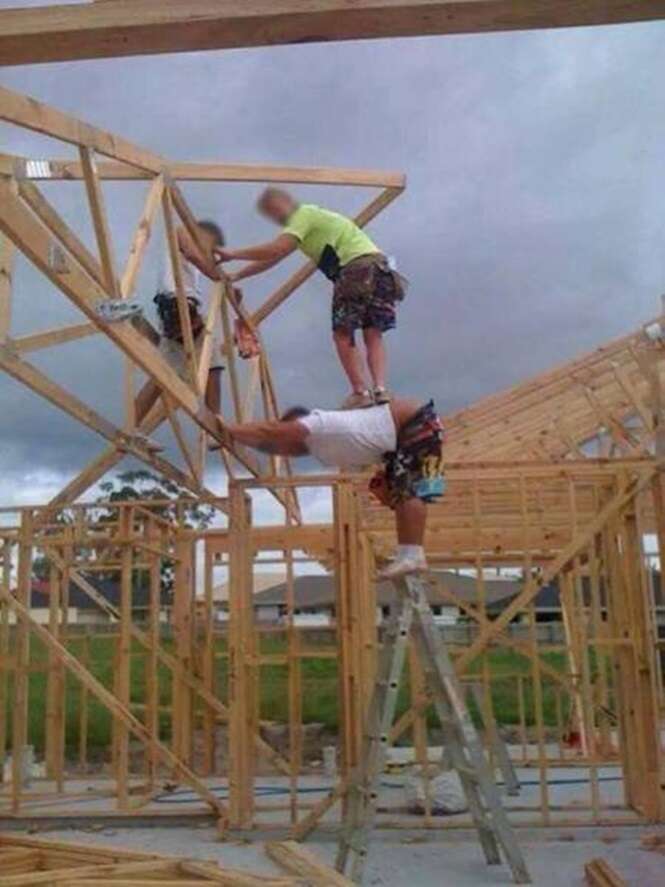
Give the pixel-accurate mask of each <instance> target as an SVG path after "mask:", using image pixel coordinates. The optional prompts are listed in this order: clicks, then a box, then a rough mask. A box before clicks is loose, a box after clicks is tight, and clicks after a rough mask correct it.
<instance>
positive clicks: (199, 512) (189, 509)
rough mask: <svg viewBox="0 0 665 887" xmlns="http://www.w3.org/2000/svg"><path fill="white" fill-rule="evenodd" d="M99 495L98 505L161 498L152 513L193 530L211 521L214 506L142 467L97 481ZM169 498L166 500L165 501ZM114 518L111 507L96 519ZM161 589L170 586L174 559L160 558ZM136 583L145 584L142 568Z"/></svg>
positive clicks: (199, 528) (167, 591)
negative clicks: (184, 502)
mask: <svg viewBox="0 0 665 887" xmlns="http://www.w3.org/2000/svg"><path fill="white" fill-rule="evenodd" d="M100 490H101V491H102V495H101V496H100V497H99V498H98V499H97V502H98V503H99V505H100V506H103V505H105V504H110V503H114V502H116V503H119V502H131V501H132V500H136V501H138V500H142V501H148V500H153V501H160V502H164V504H162V505H159V506H158V507H155V508H154V511H155V514H158V515H159V516H160V517H163V518H164V519H166V520H169V521H172V522H173V523H176V522H177V521H179V522H180V524H181V525H184V526H186V527H191V528H192V529H194V530H205V529H206V528H207V527H209V526H210V524H211V523H212V521H213V518H214V516H215V509H214V508H213V507H212V506H210V505H203V504H201V503H200V502H198V501H197V500H196V499H192V498H191V494H189V493H188V491H187V490H185V489H183V488H182V487H179V486H178V484H175V483H173V481H171V480H168V478H164V477H160V476H159V475H157V474H153V473H152V472H151V471H147V470H145V469H138V470H136V471H125V472H123V473H121V474H117V475H115V477H113V478H112V479H111V480H108V481H105V482H104V483H103V484H100ZM182 497H186V498H188V502H187V504H186V505H184V506H183V505H182V504H181V505H180V506H178V505H177V500H178V499H180V498H182ZM166 500H168V502H167V501H166ZM114 517H115V514H114V510H113V509H112V508H111V509H104V508H103V507H102V509H101V512H100V514H99V516H98V518H97V520H98V522H99V523H104V522H105V521H109V520H113V519H114ZM161 574H162V589H163V591H164V592H166V593H167V594H170V592H171V591H172V589H173V581H174V566H173V561H170V560H167V559H163V560H162V562H161ZM136 582H137V585H138V586H139V587H140V586H142V585H143V584H145V586H147V583H148V574H147V572H144V571H141V572H140V573H138V574H137V575H136Z"/></svg>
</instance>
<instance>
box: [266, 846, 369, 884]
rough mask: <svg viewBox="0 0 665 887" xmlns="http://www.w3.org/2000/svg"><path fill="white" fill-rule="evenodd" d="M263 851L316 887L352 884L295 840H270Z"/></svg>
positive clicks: (286, 869) (285, 868)
mask: <svg viewBox="0 0 665 887" xmlns="http://www.w3.org/2000/svg"><path fill="white" fill-rule="evenodd" d="M265 851H266V853H267V855H268V856H269V857H270V859H272V860H273V862H276V863H277V864H278V865H280V866H281V867H282V868H283V869H284V870H285V871H287V872H290V873H291V874H293V875H299V876H300V877H303V878H307V880H308V881H310V883H311V884H313V885H316V887H350V885H351V884H352V881H350V880H349V879H348V878H345V877H344V875H341V874H340V873H339V872H336V871H335V869H333V868H331V867H330V866H329V865H326V863H324V862H321V860H320V859H318V858H317V857H316V856H315V855H314V854H313V853H312V851H311V850H309V849H307V848H306V847H303V846H302V844H297V843H296V842H295V841H281V842H280V841H275V842H271V843H268V844H266V845H265Z"/></svg>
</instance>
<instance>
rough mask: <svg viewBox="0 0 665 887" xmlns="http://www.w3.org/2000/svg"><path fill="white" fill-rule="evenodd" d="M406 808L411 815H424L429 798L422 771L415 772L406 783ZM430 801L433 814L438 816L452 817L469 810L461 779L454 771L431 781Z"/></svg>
mask: <svg viewBox="0 0 665 887" xmlns="http://www.w3.org/2000/svg"><path fill="white" fill-rule="evenodd" d="M404 794H405V797H406V806H407V808H408V810H409V813H420V814H422V813H424V812H425V807H426V798H427V794H428V792H427V784H426V782H425V779H424V777H423V774H422V772H421V771H420V770H414V771H413V772H412V773H411V774H410V775H409V777H408V778H407V780H406V782H405V783H404ZM429 799H430V803H431V810H432V813H433V814H435V815H437V816H446V815H448V816H450V815H451V814H452V813H466V811H467V810H468V809H469V807H468V804H467V802H466V797H465V795H464V790H463V788H462V783H461V782H460V778H459V776H458V775H457V773H456V772H455V771H454V770H448V771H446V772H445V773H439V774H438V776H433V777H432V778H430V781H429Z"/></svg>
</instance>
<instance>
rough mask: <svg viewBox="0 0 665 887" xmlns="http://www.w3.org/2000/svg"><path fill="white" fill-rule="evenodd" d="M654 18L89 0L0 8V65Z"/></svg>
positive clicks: (628, 12) (491, 3) (565, 10)
mask: <svg viewBox="0 0 665 887" xmlns="http://www.w3.org/2000/svg"><path fill="white" fill-rule="evenodd" d="M659 18H665V2H663V0H353V2H352V3H350V2H348V0H309V2H307V3H303V2H302V0H188V2H187V6H186V8H183V4H182V3H181V2H180V0H96V2H90V3H87V4H81V5H75V6H74V5H66V4H48V5H47V4H45V5H44V6H42V7H39V8H38V9H21V8H18V9H3V10H0V64H2V65H10V64H15V65H16V64H29V63H33V62H53V61H63V60H66V59H86V58H100V57H102V58H103V57H113V56H126V55H148V54H150V53H162V52H188V51H193V50H202V49H229V48H239V47H243V46H265V45H275V44H288V43H316V42H325V41H330V40H358V39H369V38H386V37H414V36H419V35H424V34H425V35H427V34H429V35H432V34H460V33H482V32H487V31H510V30H526V29H532V28H563V27H570V26H579V25H601V24H618V23H620V22H637V21H648V20H652V19H659Z"/></svg>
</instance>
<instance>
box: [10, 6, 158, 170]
mask: <svg viewBox="0 0 665 887" xmlns="http://www.w3.org/2000/svg"><path fill="white" fill-rule="evenodd" d="M2 40H3V25H2V23H0V44H1V43H2ZM1 57H2V50H1V49H0V58H1ZM0 120H6V121H7V122H8V123H15V124H16V125H17V126H24V127H26V129H32V130H34V131H35V132H40V133H43V134H44V135H47V136H53V137H54V138H56V139H61V140H62V141H63V142H69V143H70V144H72V145H77V146H78V145H85V146H87V147H88V148H91V149H93V150H95V151H98V152H99V153H100V154H103V155H104V156H106V157H112V158H113V159H114V160H119V161H121V162H122V163H129V164H130V165H132V166H138V167H139V168H140V169H145V170H148V171H151V172H153V173H160V172H161V171H162V169H163V168H164V166H165V165H166V161H165V160H164V159H163V158H162V157H160V156H159V155H158V154H153V153H152V151H148V150H145V149H144V148H140V147H138V146H137V145H133V144H132V143H131V142H127V141H125V139H122V138H120V136H117V135H115V134H113V133H110V132H106V131H105V130H103V129H99V128H97V127H95V126H91V125H90V124H89V123H84V122H83V121H82V120H77V119H76V118H75V117H70V116H69V115H68V114H63V112H62V111H58V110H57V109H56V108H52V107H51V106H50V105H46V104H44V103H43V102H38V101H37V99H33V98H31V97H30V96H26V95H22V94H21V93H20V92H13V91H12V90H10V89H5V88H4V87H0Z"/></svg>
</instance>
